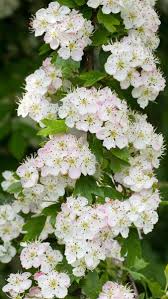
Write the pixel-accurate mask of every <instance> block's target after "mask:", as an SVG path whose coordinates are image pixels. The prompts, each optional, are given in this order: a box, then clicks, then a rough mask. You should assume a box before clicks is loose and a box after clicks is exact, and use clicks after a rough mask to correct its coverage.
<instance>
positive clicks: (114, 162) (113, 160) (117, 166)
mask: <svg viewBox="0 0 168 299" xmlns="http://www.w3.org/2000/svg"><path fill="white" fill-rule="evenodd" d="M109 154H110V153H109ZM109 160H110V163H109V167H110V169H111V170H112V171H113V172H114V173H116V172H119V171H121V170H122V169H123V168H124V167H126V166H128V163H126V162H125V161H123V160H121V159H119V158H117V157H115V156H113V155H110V157H109Z"/></svg>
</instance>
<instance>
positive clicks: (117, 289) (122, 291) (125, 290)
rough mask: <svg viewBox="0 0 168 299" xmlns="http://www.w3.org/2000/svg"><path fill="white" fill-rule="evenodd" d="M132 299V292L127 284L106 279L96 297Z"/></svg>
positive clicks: (101, 298) (133, 296)
mask: <svg viewBox="0 0 168 299" xmlns="http://www.w3.org/2000/svg"><path fill="white" fill-rule="evenodd" d="M119 298H120V299H134V298H135V294H134V292H133V291H132V290H131V289H130V288H129V287H127V286H124V285H120V284H118V283H116V282H112V281H107V282H106V283H105V284H104V285H103V288H102V292H101V293H100V294H99V297H98V299H119Z"/></svg>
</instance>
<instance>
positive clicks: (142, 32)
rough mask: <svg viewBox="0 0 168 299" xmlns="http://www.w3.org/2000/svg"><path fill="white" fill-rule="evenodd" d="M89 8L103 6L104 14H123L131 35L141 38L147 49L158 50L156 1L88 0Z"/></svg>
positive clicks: (122, 16) (158, 22)
mask: <svg viewBox="0 0 168 299" xmlns="http://www.w3.org/2000/svg"><path fill="white" fill-rule="evenodd" d="M87 4H88V6H90V7H93V8H97V7H98V6H99V5H101V6H102V12H103V13H104V14H110V13H113V14H116V13H119V12H120V14H121V18H122V19H123V22H124V25H125V28H126V29H127V30H128V32H129V34H130V35H134V36H135V37H139V38H140V39H141V40H142V42H143V43H144V45H145V46H146V47H149V48H150V49H152V50H153V49H156V48H157V47H158V45H159V38H158V37H157V36H156V33H157V31H158V28H159V25H160V20H159V17H158V15H157V13H156V12H155V10H154V5H155V1H148V0H120V1H118V0H113V1H110V0H99V1H97V0H88V2H87Z"/></svg>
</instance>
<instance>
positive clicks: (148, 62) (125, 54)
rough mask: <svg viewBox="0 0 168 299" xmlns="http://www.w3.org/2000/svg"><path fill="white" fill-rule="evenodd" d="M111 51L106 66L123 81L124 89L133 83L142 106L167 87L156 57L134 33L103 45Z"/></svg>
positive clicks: (134, 93) (114, 75)
mask: <svg viewBox="0 0 168 299" xmlns="http://www.w3.org/2000/svg"><path fill="white" fill-rule="evenodd" d="M103 49H104V51H110V52H111V55H110V56H109V57H108V59H107V62H106V63H105V70H106V72H107V73H108V74H110V75H112V76H113V77H114V78H115V79H116V80H118V81H119V82H120V86H121V88H122V89H127V88H128V87H129V86H132V87H133V90H132V96H133V98H135V99H137V102H138V104H139V105H140V106H141V108H145V107H146V106H147V105H148V103H149V101H154V100H155V99H156V98H157V96H158V95H159V92H160V91H162V90H164V87H165V79H164V78H163V76H162V74H161V71H160V70H159V69H157V67H156V58H155V57H154V56H153V54H152V53H151V51H149V49H147V48H146V47H144V45H143V44H142V42H141V40H140V39H139V38H136V37H135V36H134V35H133V34H132V35H130V36H129V37H124V38H123V39H122V40H121V41H118V42H114V43H113V44H111V45H106V46H105V45H104V46H103Z"/></svg>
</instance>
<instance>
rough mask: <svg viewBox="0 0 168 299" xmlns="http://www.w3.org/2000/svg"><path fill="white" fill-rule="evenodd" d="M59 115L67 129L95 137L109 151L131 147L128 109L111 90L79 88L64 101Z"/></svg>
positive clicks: (106, 88)
mask: <svg viewBox="0 0 168 299" xmlns="http://www.w3.org/2000/svg"><path fill="white" fill-rule="evenodd" d="M61 101H62V106H60V108H59V111H58V114H59V117H60V118H65V122H66V125H67V126H68V127H70V128H73V127H75V128H76V129H78V130H81V131H84V132H90V133H95V134H96V137H97V138H98V139H100V140H103V145H104V146H105V147H106V148H107V149H111V148H114V147H119V148H124V147H126V146H127V145H128V134H129V132H128V129H129V121H128V109H127V105H126V103H125V101H121V100H120V99H119V98H118V97H117V96H116V94H115V93H113V92H112V91H111V89H110V88H108V87H105V88H103V89H99V90H97V89H95V88H94V87H93V88H91V89H87V88H77V89H76V90H74V92H72V93H69V94H68V95H67V96H66V97H65V98H63V99H62V100H61Z"/></svg>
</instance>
